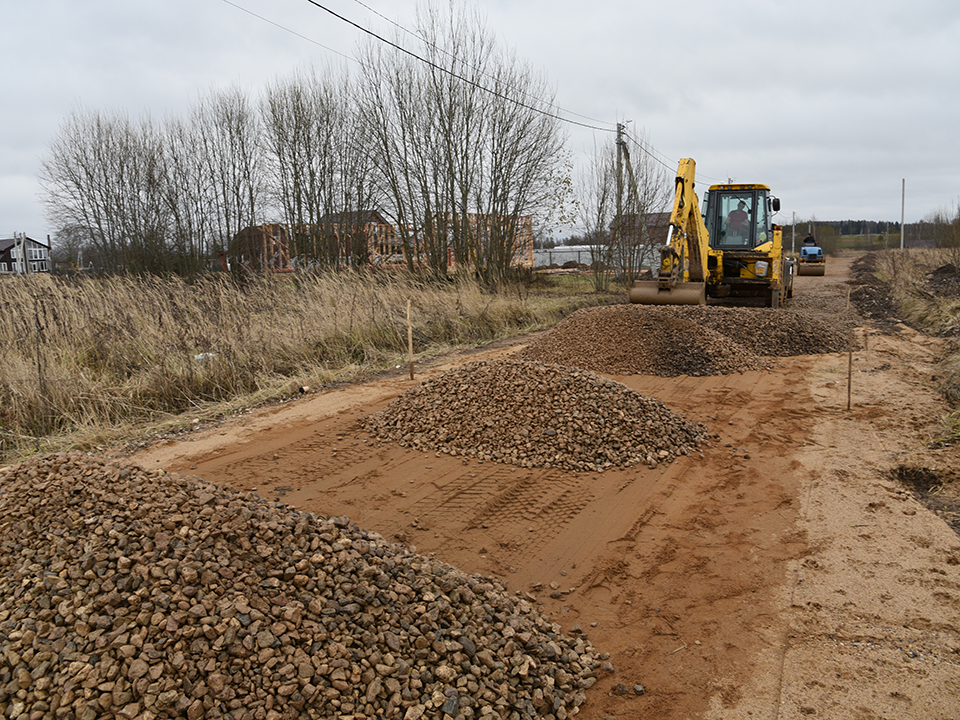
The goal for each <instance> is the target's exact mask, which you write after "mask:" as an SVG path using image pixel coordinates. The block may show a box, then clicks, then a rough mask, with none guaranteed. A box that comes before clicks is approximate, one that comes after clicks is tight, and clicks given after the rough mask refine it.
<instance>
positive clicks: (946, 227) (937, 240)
mask: <svg viewBox="0 0 960 720" xmlns="http://www.w3.org/2000/svg"><path fill="white" fill-rule="evenodd" d="M924 221H925V222H926V223H929V225H930V231H929V232H930V234H931V235H932V236H933V243H934V246H935V247H938V248H951V249H954V250H957V249H960V201H958V202H957V204H956V205H955V206H954V207H953V208H950V207H939V208H937V209H936V210H934V211H933V212H932V213H930V214H929V215H927V217H926V218H924Z"/></svg>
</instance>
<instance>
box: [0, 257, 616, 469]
mask: <svg viewBox="0 0 960 720" xmlns="http://www.w3.org/2000/svg"><path fill="white" fill-rule="evenodd" d="M587 287H588V286H587V284H586V282H585V281H584V284H583V292H580V291H579V290H574V291H573V292H558V291H557V290H558V288H557V287H555V286H553V287H548V288H547V289H546V291H545V292H537V291H535V290H533V291H531V290H530V288H516V287H515V288H513V289H505V290H503V291H501V292H498V293H489V292H486V291H484V290H483V289H482V288H481V287H480V285H478V284H477V283H476V282H475V281H473V280H472V279H469V278H458V279H456V280H452V281H450V282H426V281H422V280H419V279H417V278H416V277H414V276H411V275H406V274H398V275H378V274H361V273H355V272H343V273H329V274H317V275H304V276H296V277H291V276H260V277H254V278H250V279H247V280H245V281H243V282H237V281H235V280H233V279H232V278H230V277H226V276H211V277H206V278H202V279H200V280H198V281H196V282H195V283H191V284H188V283H186V282H184V281H182V280H179V279H176V278H155V277H151V278H133V277H111V278H104V279H63V278H55V277H49V276H40V275H33V276H27V277H5V278H0V461H3V460H4V459H9V458H11V457H14V456H17V455H22V454H24V453H29V452H36V451H38V450H41V449H51V448H52V447H54V446H58V445H59V446H62V445H63V444H65V443H66V444H68V445H71V446H73V447H77V446H80V447H82V446H83V445H84V443H87V444H93V443H96V442H100V441H102V440H103V439H104V438H105V437H109V436H110V434H111V433H113V432H116V431H117V429H118V428H123V427H126V426H129V425H131V424H143V423H152V422H157V421H158V420H163V419H165V418H166V419H171V418H174V417H176V416H178V415H180V414H181V413H184V412H185V411H188V410H190V411H192V412H199V413H202V412H208V413H209V412H216V411H217V410H216V409H217V408H218V407H220V408H221V409H222V404H224V403H227V404H229V403H239V402H251V401H260V400H264V399H269V398H271V397H276V396H278V395H280V394H282V393H284V392H286V391H289V389H290V388H291V386H296V385H297V384H311V385H316V384H322V383H324V382H328V381H331V380H337V379H352V378H356V377H359V376H362V375H363V374H365V373H369V372H372V371H376V370H379V369H382V368H384V367H387V366H389V365H393V364H396V363H399V362H402V358H404V357H405V353H406V345H407V331H406V312H407V301H408V300H410V301H411V303H412V309H413V312H412V317H413V324H414V336H415V348H416V351H417V353H418V354H419V355H421V356H422V355H427V354H432V353H437V352H441V351H442V350H443V349H448V348H453V347H458V346H469V345H476V344H478V343H483V342H485V341H489V340H492V339H495V338H497V337H502V336H507V335H511V334H515V333H517V332H524V331H530V330H534V329H538V328H543V327H548V326H550V325H552V324H554V323H555V322H556V321H557V320H558V319H560V318H561V317H563V315H565V314H566V313H568V312H570V311H571V310H572V309H575V308H577V307H581V306H583V305H586V304H596V303H605V302H616V301H618V300H619V299H620V298H619V297H618V296H616V295H607V296H604V295H597V294H594V293H590V292H588V291H587ZM64 436H70V437H69V438H65V437H64ZM81 438H86V439H81Z"/></svg>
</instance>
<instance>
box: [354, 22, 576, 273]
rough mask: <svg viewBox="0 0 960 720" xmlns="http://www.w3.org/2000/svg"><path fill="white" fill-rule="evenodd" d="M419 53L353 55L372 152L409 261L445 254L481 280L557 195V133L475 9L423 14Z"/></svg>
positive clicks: (535, 91)
mask: <svg viewBox="0 0 960 720" xmlns="http://www.w3.org/2000/svg"><path fill="white" fill-rule="evenodd" d="M417 33H418V36H419V37H420V39H421V44H420V46H419V47H418V54H419V55H420V57H422V58H424V60H425V62H424V61H421V60H420V59H417V58H414V57H412V56H410V55H407V54H403V53H399V52H396V51H394V50H391V49H387V48H385V47H384V46H383V45H374V44H373V43H370V44H368V45H366V46H365V47H363V48H362V49H361V54H360V56H361V66H362V68H363V71H362V77H361V82H360V93H361V94H360V97H361V103H362V107H363V111H362V114H363V116H364V117H365V118H367V120H368V121H369V122H368V128H369V131H368V137H369V138H370V149H371V152H372V153H373V154H374V161H375V164H376V166H377V168H378V170H379V172H380V179H381V182H382V184H383V187H384V189H385V191H386V192H387V193H388V194H389V196H390V206H391V207H390V212H391V214H392V217H393V218H395V220H396V222H397V225H398V228H399V230H400V234H401V238H402V240H403V242H404V250H405V252H406V253H407V256H408V258H411V260H410V262H411V266H412V265H413V262H414V259H415V260H416V261H419V262H423V263H425V264H426V265H427V266H428V267H429V268H431V269H432V270H433V271H434V272H436V273H440V274H446V272H447V264H448V259H449V258H450V257H451V256H452V257H453V258H454V259H455V260H456V262H457V264H458V265H459V266H467V265H469V266H470V267H471V268H472V269H473V270H474V271H476V272H477V273H479V274H480V275H481V276H482V277H484V278H485V279H486V280H487V281H489V282H491V283H495V282H497V281H499V280H500V279H502V278H503V277H504V276H505V275H506V274H507V272H508V271H509V269H510V267H511V265H512V264H513V262H514V258H515V251H516V246H517V239H518V237H519V236H520V232H521V227H520V218H521V216H524V215H529V214H532V213H534V212H536V211H538V210H540V209H541V208H543V207H545V206H547V205H548V204H549V202H550V200H551V198H552V197H553V195H554V194H555V191H554V190H553V189H552V188H551V187H550V185H551V182H552V181H553V180H554V179H555V177H556V174H557V173H556V169H557V166H558V164H562V163H563V156H562V153H561V150H562V146H563V136H562V133H561V132H560V124H559V121H558V120H557V119H556V118H555V117H554V116H553V115H552V113H550V112H549V108H550V104H549V103H550V100H551V99H552V94H551V93H550V92H549V90H548V88H547V86H546V82H545V81H544V80H543V79H542V78H540V77H537V76H535V75H534V74H533V73H532V72H531V71H530V69H529V68H528V67H526V66H524V65H523V64H521V63H520V62H519V61H518V60H517V59H516V58H515V57H513V56H510V55H507V54H505V53H503V52H501V51H499V50H498V49H497V47H496V45H495V43H494V40H493V38H492V36H491V34H490V33H489V32H488V31H487V30H486V29H485V28H484V27H483V23H482V21H481V20H480V19H479V18H478V17H477V15H476V12H472V13H471V12H470V11H467V10H463V9H461V8H457V7H455V6H452V5H451V7H450V10H449V13H448V14H441V13H440V12H438V11H437V10H435V9H433V8H429V7H427V8H426V9H424V10H422V11H421V12H420V13H419V14H418V19H417Z"/></svg>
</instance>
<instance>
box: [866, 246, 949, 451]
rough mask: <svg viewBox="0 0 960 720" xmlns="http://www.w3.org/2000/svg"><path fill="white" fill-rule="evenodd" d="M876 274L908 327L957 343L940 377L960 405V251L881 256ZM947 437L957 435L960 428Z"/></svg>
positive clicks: (892, 252)
mask: <svg viewBox="0 0 960 720" xmlns="http://www.w3.org/2000/svg"><path fill="white" fill-rule="evenodd" d="M951 266H952V268H951ZM875 274H876V276H877V278H878V279H879V280H881V281H883V282H884V283H886V284H887V285H888V287H889V290H890V295H891V297H892V299H893V300H894V302H895V303H896V304H897V306H898V308H899V314H900V317H901V318H902V319H903V320H904V321H905V322H907V323H908V324H910V325H911V326H912V327H915V328H918V329H920V330H922V331H924V332H926V333H929V334H931V335H940V336H946V337H949V338H951V341H950V343H949V346H948V348H949V349H948V351H947V352H946V353H945V354H944V357H943V358H942V359H941V361H940V363H939V372H938V378H939V382H940V385H941V389H942V390H943V393H944V395H945V396H946V397H947V399H948V400H950V401H951V402H952V403H960V342H958V341H957V337H958V336H960V248H948V249H935V250H907V251H905V252H901V251H899V250H890V251H886V252H883V253H878V255H877V269H876V272H875ZM943 422H944V425H945V427H947V428H952V426H953V425H954V424H955V423H954V419H953V418H945V419H944V420H943ZM945 433H946V434H947V435H951V436H953V435H956V432H955V429H949V430H945Z"/></svg>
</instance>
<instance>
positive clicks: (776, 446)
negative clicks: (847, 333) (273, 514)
mask: <svg viewBox="0 0 960 720" xmlns="http://www.w3.org/2000/svg"><path fill="white" fill-rule="evenodd" d="M848 267H849V262H848V261H832V262H831V263H830V264H829V265H828V271H827V276H826V277H823V278H820V277H803V278H798V279H797V288H796V298H795V300H794V301H793V302H794V304H795V305H802V304H804V303H806V304H808V305H815V304H816V303H817V298H818V297H824V298H826V297H828V296H832V297H834V298H836V296H837V295H845V294H846V287H847V286H846V279H847V277H848ZM788 307H789V306H788ZM857 338H858V343H859V344H860V348H859V349H858V350H857V351H856V352H855V354H854V361H855V362H854V373H853V386H852V408H851V410H850V411H847V409H846V408H847V369H848V357H847V355H846V354H834V355H821V356H808V357H800V358H786V359H781V360H777V361H776V363H775V367H774V369H772V370H769V371H754V372H746V373H743V374H737V375H730V376H720V377H679V378H659V377H648V376H628V377H617V378H615V379H617V380H620V381H622V382H624V383H625V384H627V385H628V386H630V387H631V388H633V389H635V390H637V391H639V392H641V393H643V394H645V395H648V396H652V397H655V398H657V399H659V400H662V401H663V402H664V403H665V404H666V405H667V406H669V407H670V408H671V409H673V410H674V411H675V412H678V413H680V414H682V415H684V416H686V417H687V418H688V419H690V420H694V421H698V422H702V423H704V424H706V425H707V426H708V428H709V429H710V430H711V432H713V433H716V434H718V435H719V436H720V440H719V442H717V443H714V444H713V446H712V447H710V448H705V449H704V451H703V453H702V455H696V456H692V457H682V458H680V459H679V460H677V461H675V462H674V463H672V464H670V465H669V466H665V467H664V466H661V467H659V468H657V469H652V470H651V469H649V468H646V467H643V468H639V469H638V468H633V469H630V470H627V471H607V472H605V473H602V474H598V473H582V474H571V473H566V472H562V471H559V470H526V469H520V468H515V467H512V466H509V465H499V464H490V463H486V464H484V463H481V462H477V461H475V460H470V461H464V460H462V459H460V458H451V457H449V456H445V455H444V456H438V455H437V454H435V453H428V454H424V453H422V452H420V453H418V452H415V451H411V450H406V449H403V448H400V447H397V446H394V445H389V444H387V445H377V444H375V443H373V442H371V441H370V440H369V439H368V437H367V435H366V433H364V432H362V431H361V430H359V429H358V426H357V421H358V419H359V418H361V417H363V416H365V415H367V414H369V413H371V412H374V411H376V410H379V409H380V408H382V407H384V406H385V405H386V404H387V403H388V402H389V401H390V400H392V399H393V398H395V397H396V396H397V395H399V394H400V393H402V392H403V391H404V390H405V389H407V388H408V387H410V386H411V385H412V384H413V383H412V382H411V381H410V380H409V379H408V378H407V377H404V376H394V377H386V378H383V379H381V380H378V381H375V382H371V383H367V384H363V385H356V386H351V387H347V388H344V389H340V390H335V391H330V392H323V393H318V394H315V395H311V396H308V397H306V398H304V399H302V400H300V401H298V402H295V403H290V404H287V405H283V406H279V407H275V408H271V409H266V410H263V411H259V412H257V413H253V414H249V415H245V416H242V417H239V418H236V419H234V420H231V421H228V422H226V423H224V424H223V425H221V426H219V427H217V428H213V429H210V430H206V431H203V432H199V433H197V434H196V435H195V436H194V437H193V438H192V439H191V440H190V441H183V442H168V443H165V444H159V445H155V446H153V447H151V448H149V449H147V450H144V451H142V452H140V453H139V454H137V455H136V456H134V457H133V458H132V459H133V460H135V461H137V462H140V463H142V464H144V465H145V466H147V467H156V466H162V467H165V468H166V469H168V470H171V471H180V472H184V473H189V474H194V475H199V476H201V477H203V478H205V479H207V480H212V481H214V482H217V483H220V484H223V485H228V486H232V487H234V488H237V489H241V490H254V489H255V490H256V491H257V492H258V493H259V494H261V495H263V496H265V497H269V498H274V499H281V498H282V500H283V501H284V502H288V503H290V504H292V505H294V506H297V507H299V508H302V509H306V510H310V511H313V512H317V513H321V514H325V515H346V516H348V517H349V518H350V519H351V521H352V522H354V523H355V524H357V525H360V526H361V527H365V528H368V529H372V530H376V531H378V532H380V533H381V534H382V535H384V536H385V537H387V538H390V539H395V540H400V541H402V542H405V543H407V544H410V545H414V546H416V548H417V549H418V551H419V552H421V553H425V554H426V553H430V554H435V555H436V556H437V557H438V558H440V559H442V560H444V561H446V562H449V563H451V564H453V565H456V566H457V567H459V568H461V569H462V570H464V571H467V572H475V573H482V574H485V575H493V576H496V577H499V578H501V579H502V580H503V581H505V583H506V584H507V586H508V587H509V588H511V589H514V590H524V591H526V592H529V593H531V594H532V595H534V596H535V597H536V598H537V599H538V600H539V601H540V602H541V603H542V605H543V610H544V612H545V613H548V614H549V615H550V616H551V617H553V618H554V619H555V621H556V622H557V623H559V624H560V625H561V626H562V627H563V629H564V630H565V631H567V632H571V633H577V632H579V633H584V634H586V635H587V637H589V639H590V640H591V641H592V642H593V644H594V645H595V646H596V647H597V648H598V649H599V650H600V651H603V652H607V653H609V655H610V663H611V664H612V670H606V671H604V672H603V673H602V677H601V678H600V681H599V682H598V683H597V684H596V685H595V686H594V687H593V688H592V689H591V690H590V691H589V692H588V703H587V705H585V706H584V707H583V708H582V711H581V713H580V717H585V718H607V717H615V718H636V717H649V718H692V717H702V718H747V717H750V718H771V719H772V718H784V719H786V718H810V717H814V718H857V719H858V720H868V719H872V718H917V719H919V718H924V719H928V718H944V719H946V718H953V719H957V718H960V539H958V537H957V536H956V535H955V534H954V533H953V531H952V530H951V529H950V528H949V527H948V526H947V525H946V524H945V523H944V522H943V521H942V520H940V519H939V518H937V517H936V516H934V515H933V514H932V513H930V512H929V511H927V510H926V509H924V508H923V507H922V506H921V505H920V504H919V503H918V502H917V501H916V500H914V498H913V496H912V494H911V493H910V492H908V491H907V490H906V489H904V488H902V487H900V486H899V485H897V484H896V483H895V482H894V481H893V480H891V479H889V471H890V469H891V468H892V467H894V466H896V464H897V462H898V458H900V457H902V456H903V455H904V454H905V453H906V452H907V451H908V450H911V449H914V448H916V447H917V446H918V445H922V441H923V438H924V433H925V432H927V431H928V430H929V428H930V426H931V424H932V423H934V422H935V420H936V418H937V417H938V415H939V414H940V413H942V412H943V411H944V408H943V407H942V405H941V403H940V401H939V399H938V398H937V397H936V396H935V395H934V394H933V392H932V391H931V390H930V389H929V388H928V386H927V381H928V380H929V377H930V373H931V367H932V366H931V363H932V362H933V361H934V359H935V357H936V353H937V351H938V344H937V341H936V340H932V339H929V338H924V337H922V336H918V335H917V334H915V333H912V332H911V331H909V330H908V329H907V328H903V327H901V328H900V331H899V332H898V333H894V334H889V333H888V334H881V333H879V331H877V330H874V329H871V328H870V327H867V328H863V329H861V330H859V331H858V334H857ZM864 341H865V342H866V348H865V349H864V348H863V347H862V345H863V343H864ZM521 342H522V339H520V340H518V344H517V345H515V346H508V347H502V348H498V349H495V350H490V351H487V352H486V353H484V356H486V357H489V356H490V355H494V356H496V355H506V354H509V353H510V352H513V351H514V350H515V349H516V348H517V347H519V344H520V343H521ZM468 359H471V358H470V357H466V356H465V357H461V358H456V359H453V360H450V359H447V361H448V362H464V361H466V360H468ZM444 367H448V366H445V365H441V364H437V365H435V366H433V367H430V368H428V369H423V370H422V372H421V375H419V376H418V378H417V381H419V380H420V379H421V378H422V377H424V376H425V375H427V374H430V373H437V372H441V371H442V370H443V369H444ZM637 685H642V686H643V687H644V689H645V692H644V693H643V694H637V693H636V692H635V686H637Z"/></svg>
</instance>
